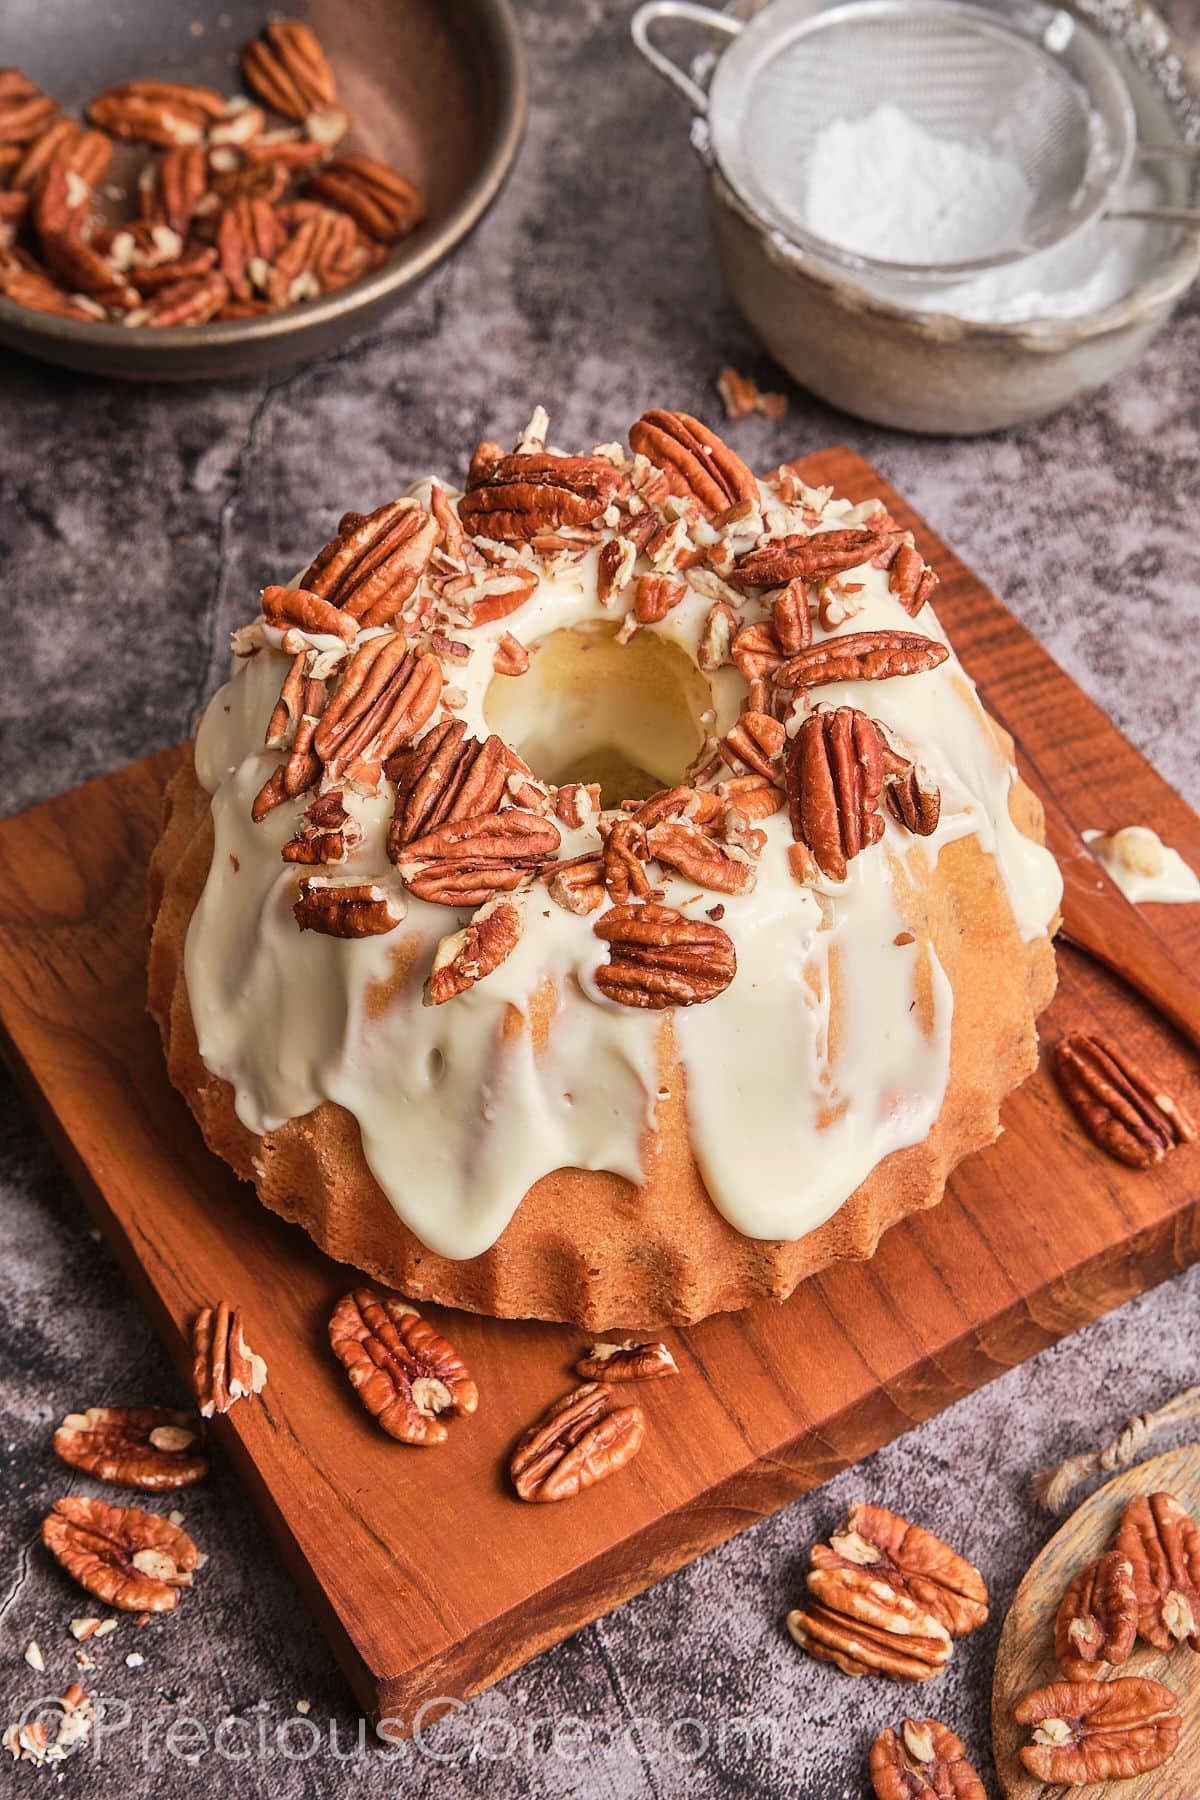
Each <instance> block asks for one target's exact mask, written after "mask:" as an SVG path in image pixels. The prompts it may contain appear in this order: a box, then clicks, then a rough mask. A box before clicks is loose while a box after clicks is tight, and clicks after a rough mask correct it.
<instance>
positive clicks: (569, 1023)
mask: <svg viewBox="0 0 1200 1800" xmlns="http://www.w3.org/2000/svg"><path fill="white" fill-rule="evenodd" d="M545 433H546V418H545V414H544V413H543V412H542V411H541V410H540V409H539V410H538V411H537V412H536V413H535V414H534V417H533V419H532V420H531V422H530V425H529V427H528V428H527V430H526V432H525V433H524V435H523V436H522V438H521V440H520V442H519V443H518V445H517V447H516V449H515V451H514V452H513V453H512V454H505V453H504V452H503V451H502V450H501V449H500V447H499V446H497V445H495V444H490V443H484V444H481V445H480V446H479V447H478V449H477V450H476V452H475V455H474V457H473V459H472V462H471V468H470V473H469V476H468V481H467V488H466V491H465V493H463V494H461V495H460V494H457V493H456V492H455V490H454V489H452V488H450V487H448V486H444V485H441V484H440V483H439V482H437V481H436V480H424V481H421V482H418V483H417V484H416V486H415V487H413V488H412V489H411V490H410V491H409V492H408V493H407V494H405V495H404V496H403V497H402V498H401V499H398V500H394V501H392V502H390V503H388V504H387V505H384V506H381V507H379V508H378V509H377V510H376V511H375V512H373V513H370V514H367V515H363V514H358V513H353V514H348V515H347V516H346V518H345V519H343V521H342V523H341V527H340V529H339V532H338V535H337V537H336V538H335V539H334V540H333V541H332V542H331V543H330V544H328V545H326V546H325V548H324V549H322V550H320V551H319V552H318V554H317V555H316V557H315V558H314V560H313V561H312V562H311V564H310V565H309V566H308V568H307V569H306V570H305V571H304V573H303V574H302V575H301V576H300V577H299V578H298V579H297V580H296V582H295V584H294V585H293V586H289V587H284V586H279V587H269V588H267V589H266V590H264V593H263V596H262V603H261V612H260V615H259V617H258V618H257V619H256V620H255V621H254V622H253V623H252V624H249V625H247V626H245V627H244V628H243V629H241V630H239V631H238V632H236V633H235V636H234V670H233V675H232V678H231V679H230V681H229V682H228V683H227V684H226V686H225V687H223V688H222V689H221V691H220V692H219V693H218V694H217V695H216V696H215V698H214V699H213V700H212V702H211V704H210V705H209V707H208V710H207V712H206V713H205V715H204V718H203V721H202V723H201V725H200V728H199V731H198V734H197V738H196V746H195V757H194V762H193V763H191V764H189V766H188V767H186V768H185V769H183V770H182V771H181V772H180V773H179V774H178V776H177V777H176V778H175V780H174V782H173V783H172V786H171V789H170V793H169V799H168V809H167V818H166V823H165V826H164V830H163V835H162V839H161V842H160V844H159V846H158V849H157V851H156V854H155V858H154V863H153V870H152V892H151V902H152V914H153V918H154V935H153V944H152V952H151V965H150V1005H151V1010H152V1011H153V1013H154V1015H155V1017H156V1018H157V1020H158V1023H159V1025H160V1028H161V1030H162V1035H163V1042H164V1046H165V1049H166V1054H167V1059H168V1064H169V1068H170V1073H171V1078H172V1080H173V1081H174V1082H175V1084H176V1086H177V1087H178V1088H179V1089H180V1091H181V1092H182V1093H183V1094H184V1095H185V1097H186V1098H187V1100H188V1102H189V1104H190V1106H191V1108H192V1110H193V1112H194V1113H195V1115H196V1118H197V1119H198V1121H199V1123H200V1125H201V1128H202V1130H203V1132H204V1135H205V1137H206V1139H207V1141H208V1143H209V1144H210V1146H211V1147H212V1148H213V1149H214V1150H215V1151H216V1152H217V1153H218V1154H219V1155H220V1156H222V1157H224V1158H225V1159H226V1161H227V1162H229V1163H230V1164H231V1165H232V1167H233V1168H234V1169H235V1170H236V1171H237V1172H238V1174H239V1175H241V1176H243V1177H244V1178H245V1179H246V1180H248V1181H251V1182H253V1183H254V1185H255V1187H256V1188H257V1190H258V1193H259V1196H260V1198H261V1199H262V1200H263V1201H264V1202H265V1203H266V1205H267V1206H269V1207H271V1208H272V1209H273V1210H274V1211H276V1212H278V1213H280V1214H282V1215H283V1216H284V1217H285V1218H288V1219H292V1220H295V1221H296V1222H298V1223H299V1224H301V1225H302V1226H303V1227H304V1228H305V1230H306V1231H308V1232H309V1233H310V1235H311V1236H312V1237H313V1238H314V1239H315V1240H316V1242H317V1243H318V1244H319V1245H321V1247H322V1248H323V1249H325V1250H327V1251H328V1252H329V1254H330V1255H331V1256H333V1257H335V1258H336V1259H337V1260H339V1261H342V1262H347V1263H351V1264H354V1265H356V1266H357V1267H359V1268H361V1269H363V1270H365V1271H367V1272H368V1273H369V1274H370V1275H372V1276H374V1277H376V1278H378V1279H380V1280H382V1281H385V1282H387V1283H389V1284H391V1285H392V1286H394V1287H396V1288H398V1289H399V1290H401V1291H402V1292H403V1293H406V1294H408V1295H411V1296H413V1297H415V1298H423V1299H428V1300H435V1301H440V1302H443V1303H445V1304H448V1305H451V1306H459V1307H466V1308H469V1309H471V1310H474V1311H479V1312H484V1313H491V1314H494V1315H496V1316H501V1317H517V1316H520V1317H524V1316H530V1317H535V1318H542V1319H560V1320H569V1321H573V1322H575V1323H577V1324H579V1325H582V1326H587V1327H589V1328H607V1327H612V1326H629V1327H648V1326H655V1325H661V1324H667V1323H687V1322H689V1321H693V1320H696V1319H700V1318H703V1317H705V1316H706V1315H707V1314H709V1313H712V1312H717V1311H721V1310H725V1309H728V1308H733V1307H739V1306H744V1305H746V1304H747V1303H749V1302H751V1301H753V1300H757V1299H760V1298H762V1297H765V1296H775V1297H782V1296H785V1295H787V1294H788V1293H790V1292H791V1290H792V1288H793V1287H794V1286H795V1285H796V1283H797V1282H798V1281H799V1280H801V1279H802V1278H803V1277H804V1276H805V1275H808V1274H810V1273H812V1272H813V1271H814V1270H817V1269H820V1268H822V1267H823V1266H825V1265H826V1264H828V1263H829V1262H831V1261H832V1260H834V1259H836V1258H839V1257H866V1256H870V1255H871V1254H872V1252H873V1251H874V1248H875V1246H876V1244H877V1242H878V1240H879V1236H880V1233H881V1232H883V1231H884V1230H886V1228H887V1227H888V1226H889V1225H891V1224H893V1223H894V1222H895V1221H896V1220H898V1219H900V1218H902V1217H903V1216H904V1215H905V1214H907V1213H910V1212H913V1211H915V1210H917V1209H919V1208H922V1207H928V1206H932V1205H934V1204H935V1203H936V1202H937V1200H938V1199H939V1198H940V1196H941V1194H942V1191H943V1187H944V1184H945V1181H946V1178H947V1176H948V1174H949V1172H950V1171H951V1170H952V1169H953V1168H954V1166H955V1164H956V1163H957V1162H959V1161H960V1159H961V1158H962V1157H963V1156H965V1155H967V1154H968V1153H969V1152H970V1151H972V1150H976V1149H978V1148H979V1147H980V1146H982V1145H985V1144H987V1143H989V1142H990V1141H991V1140H992V1139H993V1138H994V1137H995V1135H996V1132H997V1129H998V1112H999V1107H1000V1103H1001V1101H1002V1100H1003V1099H1004V1097H1005V1095H1006V1094H1007V1093H1008V1092H1009V1091H1010V1090H1011V1089H1012V1088H1013V1087H1014V1086H1015V1085H1016V1084H1017V1083H1018V1082H1020V1081H1021V1080H1022V1079H1023V1077H1024V1076H1026V1075H1027V1074H1028V1073H1029V1071H1030V1070H1031V1069H1032V1067H1033V1065H1034V1062H1035V1059H1036V1031H1035V1021H1036V1018H1037V1015H1038V1012H1039V1011H1040V1010H1041V1008H1042V1007H1044V1006H1045V1005H1046V1003H1047V1001H1048V1000H1049V998H1050V995H1051V993H1052V991H1053V986H1054V959H1053V951H1052V948H1051V942H1050V934H1051V932H1052V930H1053V928H1054V926H1055V923H1056V919H1057V912H1058V905H1059V899H1060V894H1061V886H1060V881H1059V876H1058V871H1057V868H1056V867H1055V864H1054V862H1053V861H1052V859H1051V857H1050V856H1049V854H1048V852H1047V851H1046V850H1045V849H1044V848H1043V846H1042V842H1041V821H1040V818H1039V814H1038V808H1037V805H1036V802H1035V801H1034V799H1033V796H1032V795H1031V794H1030V792H1029V791H1028V789H1027V788H1025V787H1024V786H1023V784H1022V783H1021V781H1020V780H1019V778H1018V776H1017V773H1016V770H1015V768H1014V766H1013V759H1012V745H1011V743H1010V742H1009V741H1008V739H1007V738H1006V737H1005V734H1004V733H1003V732H1002V731H1001V730H999V728H998V727H997V726H996V725H995V724H994V723H993V722H992V721H991V720H990V719H989V718H988V716H987V714H986V713H985V712H984V710H983V708H982V707H981V705H980V703H979V700H978V698H977V696H976V694H975V690H974V687H973V686H972V684H971V682H970V681H969V679H968V678H967V676H966V675H965V674H964V673H963V670H962V669H961V667H960V666H959V663H958V661H957V659H956V657H955V655H954V652H953V650H952V649H951V647H950V645H949V643H948V641H947V639H946V636H945V634H944V632H943V631H942V628H941V626H940V624H939V622H938V618H937V615H936V612H935V610H934V606H933V604H931V601H930V595H931V594H933V593H935V590H936V584H937V578H936V574H935V572H934V571H932V570H930V569H928V568H926V567H925V565H924V563H923V560H922V558H921V556H920V554H919V553H918V552H917V551H916V549H915V548H914V547H913V545H912V543H911V541H910V539H909V537H908V536H907V534H905V533H903V532H901V531H899V530H898V529H897V527H896V525H895V524H894V522H893V520H892V519H891V518H890V516H889V515H888V513H887V512H886V510H885V509H884V508H883V507H882V506H881V505H879V504H878V503H874V502H868V503H866V504H864V505H857V506H854V505H850V504H849V503H848V502H846V501H843V500H839V499H837V498H836V497H835V496H834V495H833V494H832V493H830V492H828V491H816V490H813V489H811V488H808V487H806V486H805V485H804V484H803V483H802V482H801V481H799V480H798V479H797V478H796V477H795V476H794V475H793V474H792V473H791V472H790V471H788V470H786V469H784V470H780V471H778V472H777V473H776V474H775V475H773V476H771V477H770V478H768V479H766V480H763V481H760V480H758V479H757V478H756V477H755V476H753V475H752V474H751V472H750V471H749V469H747V468H746V466H745V465H744V464H743V463H742V462H741V461H740V459H739V458H738V457H737V456H736V455H735V454H734V453H733V452H732V451H731V450H730V449H729V448H728V446H727V445H725V444H724V443H722V441H721V440H720V439H719V438H717V437H716V436H715V435H714V434H713V433H712V432H710V431H709V430H707V428H706V427H705V426H703V425H702V424H701V423H699V422H698V421H697V420H695V419H692V418H690V417H688V416H687V415H685V414H680V413H672V412H666V411H656V412H650V413H647V414H645V415H644V416H643V417H642V418H641V419H640V420H639V421H638V422H637V423H636V424H635V425H634V427H633V428H632V430H631V432H630V434H629V443H630V447H629V448H628V449H626V448H625V447H624V446H622V445H620V444H604V445H601V446H599V447H597V448H596V449H594V450H592V451H590V452H589V453H588V454H587V455H581V456H574V455H563V454H561V453H560V452H558V451H555V450H551V449H547V448H546V445H545Z"/></svg>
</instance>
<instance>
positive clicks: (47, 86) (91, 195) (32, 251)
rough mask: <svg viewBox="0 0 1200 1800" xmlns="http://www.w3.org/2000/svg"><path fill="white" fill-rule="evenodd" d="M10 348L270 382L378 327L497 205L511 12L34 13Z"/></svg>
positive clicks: (41, 8) (9, 213)
mask: <svg viewBox="0 0 1200 1800" xmlns="http://www.w3.org/2000/svg"><path fill="white" fill-rule="evenodd" d="M5 22H6V25H7V26H8V27H9V28H10V29H9V31H8V32H6V43H5V54H6V56H7V57H11V58H14V59H19V60H14V62H13V64H12V65H11V66H8V67H3V68H0V343H3V344H6V345H8V346H9V347H10V348H12V349H17V350H22V351H25V352H27V353H28V354H30V355H34V356H40V357H42V358H44V359H46V360H48V361H51V362H57V363H63V364H65V365H67V366H68V367H71V368H77V369H84V370H87V371H90V372H92V373H96V374H101V375H115V376H121V377H125V378H128V379H135V380H137V379H141V380H145V379H153V380H163V379H166V380H194V379H212V378H221V377H226V376H236V375H245V374H252V373H256V372H258V371H260V370H263V369H267V368H277V367H280V366H282V365H284V364H287V363H291V362H295V361H298V360H300V359H301V358H306V357H311V356H314V355H318V354H321V353H323V352H325V351H327V350H329V349H331V348H332V347H333V346H334V345H336V344H338V343H340V342H342V341H343V340H344V339H346V338H348V337H350V336H351V335H353V334H355V333H357V332H360V331H362V330H363V329H364V328H365V327H367V326H369V325H370V324H372V323H373V322H375V321H376V320H377V319H378V318H379V317H380V316H381V315H382V314H383V313H384V312H385V311H386V310H387V309H388V308H389V307H391V306H393V305H394V304H396V302H397V301H398V300H399V299H400V298H401V297H402V296H403V295H404V294H405V292H407V291H408V290H409V289H410V288H412V287H413V286H414V285H415V284H416V283H417V282H418V281H420V280H421V279H422V278H423V277H424V276H425V275H427V274H428V273H429V272H430V270H431V269H433V268H434V267H435V265H436V264H437V263H439V262H440V261H441V260H442V259H443V257H445V256H447V255H449V254H450V253H451V252H452V251H453V250H454V249H455V248H456V247H457V246H458V245H459V244H460V243H461V242H462V240H463V239H464V238H465V237H466V235H467V234H468V233H469V231H470V230H471V229H472V227H473V226H474V225H475V224H476V223H477V222H478V220H479V219H480V218H481V217H482V215H483V213H484V212H485V211H486V210H487V208H488V206H489V205H490V204H491V202H492V201H493V200H494V199H495V197H496V195H497V193H498V192H499V189H500V187H501V185H502V183H503V181H504V178H505V176H506V175H507V173H508V170H509V168H510V167H511V165H512V162H513V159H514V157H515V155H516V151H517V146H518V144H519V142H520V136H521V132H522V129H523V125H524V117H525V76H524V53H523V50H522V47H521V43H520V39H519V36H518V34H517V30H516V26H515V24H514V21H513V18H512V13H511V10H510V7H509V4H508V0H461V3H460V4H458V5H456V6H454V7H445V6H442V5H440V4H439V3H438V0H353V3H350V0H299V4H297V5H296V6H295V7H294V9H293V11H292V13H291V14H290V15H289V16H287V17H280V16H279V15H278V14H275V13H273V12H271V11H270V10H269V9H268V8H267V7H266V6H265V5H264V4H263V0H216V3H211V0H198V3H197V4H196V5H195V6H193V7H189V8H187V9H186V10H185V11H183V12H181V11H180V10H179V9H176V8H165V9H164V8H162V7H158V6H156V5H155V4H154V0H130V4H128V5H127V6H125V7H123V8H122V9H121V13H120V16H119V17H118V16H116V15H114V14H111V13H109V12H107V11H105V12H102V13H99V14H94V15H93V14H91V13H88V14H86V15H84V16H81V15H80V14H79V13H78V11H77V10H76V9H75V8H73V7H70V6H69V5H68V0H36V4H35V0H13V3H12V5H11V6H10V8H8V9H6V21H5Z"/></svg>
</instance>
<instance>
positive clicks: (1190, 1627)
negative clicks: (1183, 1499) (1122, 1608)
mask: <svg viewBox="0 0 1200 1800" xmlns="http://www.w3.org/2000/svg"><path fill="white" fill-rule="evenodd" d="M1116 1550H1117V1551H1118V1553H1119V1554H1120V1555H1121V1556H1123V1557H1125V1558H1126V1559H1127V1560H1128V1562H1129V1563H1130V1564H1131V1566H1132V1568H1133V1585H1134V1592H1135V1594H1136V1596H1137V1608H1138V1632H1139V1634H1140V1635H1141V1636H1142V1637H1143V1638H1145V1640H1146V1642H1147V1643H1148V1644H1153V1645H1154V1647H1155V1649H1156V1650H1172V1649H1174V1647H1175V1645H1176V1644H1178V1643H1181V1642H1182V1641H1183V1639H1184V1638H1186V1639H1187V1641H1188V1643H1189V1644H1190V1645H1191V1647H1192V1649H1193V1650H1196V1651H1200V1527H1197V1525H1196V1521H1195V1520H1194V1519H1193V1518H1192V1516H1191V1514H1190V1513H1188V1512H1186V1511H1185V1510H1184V1508H1183V1507H1182V1506H1181V1505H1180V1504H1179V1501H1178V1500H1177V1499H1176V1498H1175V1496H1174V1494H1143V1495H1139V1497H1138V1498H1137V1499H1136V1500H1133V1501H1131V1502H1130V1504H1129V1505H1128V1506H1127V1507H1126V1508H1125V1511H1124V1513H1123V1514H1122V1516H1121V1523H1120V1526H1119V1528H1118V1531H1117V1539H1116Z"/></svg>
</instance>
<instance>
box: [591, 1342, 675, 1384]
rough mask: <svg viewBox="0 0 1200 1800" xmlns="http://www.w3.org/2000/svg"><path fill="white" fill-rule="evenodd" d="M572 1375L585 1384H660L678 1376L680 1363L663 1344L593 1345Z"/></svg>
mask: <svg viewBox="0 0 1200 1800" xmlns="http://www.w3.org/2000/svg"><path fill="white" fill-rule="evenodd" d="M575 1373H576V1374H577V1375H582V1376H583V1378H584V1380H585V1381H661V1380H662V1379H663V1378H664V1377H665V1376H667V1375H678V1373H679V1364H678V1363H677V1362H676V1361H675V1358H674V1357H673V1356H672V1355H671V1352H670V1351H669V1350H668V1349H667V1346H666V1345H665V1344H593V1345H592V1347H591V1349H590V1350H589V1351H588V1353H587V1355H586V1356H581V1357H580V1359H579V1361H578V1362H577V1363H576V1364H575Z"/></svg>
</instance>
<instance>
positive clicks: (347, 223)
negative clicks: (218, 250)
mask: <svg viewBox="0 0 1200 1800" xmlns="http://www.w3.org/2000/svg"><path fill="white" fill-rule="evenodd" d="M363 267H364V265H363V262H362V258H361V255H360V252H359V240H358V233H357V231H356V230H355V226H354V220H353V219H352V218H350V217H349V215H348V214H346V213H343V212H334V211H332V210H331V209H330V208H329V207H326V206H322V207H319V208H317V209H316V210H315V211H314V212H313V213H312V214H311V215H310V216H309V217H307V218H305V219H302V220H301V222H300V223H299V224H298V225H297V227H296V229H295V231H294V232H293V233H292V235H291V237H289V238H288V240H287V242H286V243H285V244H284V245H283V247H282V248H281V249H280V250H279V251H278V252H277V253H276V256H275V260H274V262H273V264H272V266H271V268H270V271H269V273H268V275H267V284H266V292H267V299H268V300H269V301H270V303H271V305H272V306H276V307H284V306H293V305H295V304H296V302H297V301H300V300H315V299H316V297H317V295H318V294H328V293H333V292H335V291H336V290H337V289H338V288H342V287H345V286H346V285H347V283H348V282H351V281H353V280H354V279H355V278H356V277H357V276H358V275H360V274H361V273H362V272H363ZM431 547H432V546H431ZM389 616H390V615H389ZM371 623H373V624H386V623H387V619H386V618H379V619H374V620H372V621H371Z"/></svg>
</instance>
